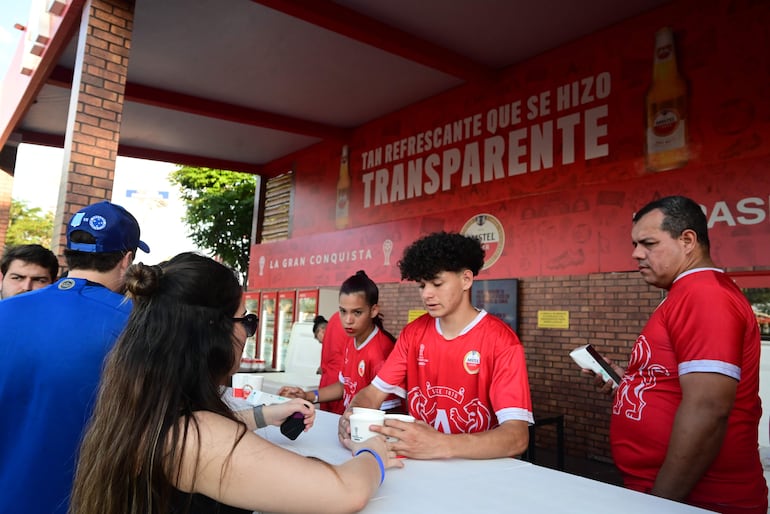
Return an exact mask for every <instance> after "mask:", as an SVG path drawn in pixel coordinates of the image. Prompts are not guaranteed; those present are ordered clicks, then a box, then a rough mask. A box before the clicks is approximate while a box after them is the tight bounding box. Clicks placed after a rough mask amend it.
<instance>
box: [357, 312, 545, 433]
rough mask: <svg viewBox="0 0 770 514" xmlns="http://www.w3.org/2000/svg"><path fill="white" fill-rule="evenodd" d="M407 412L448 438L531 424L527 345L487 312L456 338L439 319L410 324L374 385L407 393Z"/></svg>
mask: <svg viewBox="0 0 770 514" xmlns="http://www.w3.org/2000/svg"><path fill="white" fill-rule="evenodd" d="M404 379H406V384H407V389H408V395H407V400H408V404H409V413H410V414H411V415H412V416H414V417H415V418H417V419H421V420H423V421H425V422H426V423H428V424H430V425H433V427H434V428H436V430H439V431H441V432H444V433H447V434H459V433H471V432H483V431H485V430H489V429H491V428H494V427H496V426H497V425H499V424H500V423H503V422H505V421H509V420H521V421H526V422H528V423H533V422H534V420H533V417H532V401H531V399H530V394H529V380H528V378H527V365H526V361H525V359H524V347H523V346H522V345H521V342H520V341H519V338H518V337H517V336H516V333H515V332H514V331H513V330H511V328H510V327H509V326H508V325H506V324H505V323H503V322H502V321H501V320H500V319H499V318H497V317H495V316H490V315H488V314H487V313H486V312H485V311H481V312H479V315H478V316H477V317H476V318H475V319H474V320H473V321H472V322H471V323H470V324H469V325H468V326H467V327H465V329H463V331H462V332H461V333H460V335H458V336H457V337H455V338H454V339H451V340H447V339H444V336H443V335H442V334H441V326H440V324H439V320H438V318H433V317H431V316H430V315H429V314H425V315H423V316H421V317H419V318H417V319H416V320H415V321H413V322H412V323H409V324H408V325H407V326H406V327H404V330H402V331H401V335H400V336H399V338H398V341H397V342H396V348H395V350H394V351H393V353H392V354H391V355H390V357H389V358H388V360H387V361H386V362H385V365H384V366H383V368H382V370H380V372H379V373H378V375H377V378H375V379H374V381H373V382H372V383H373V384H374V386H375V387H377V388H378V389H380V390H382V391H384V392H389V393H400V394H401V395H404V393H405V391H404V389H403V388H400V387H399V386H398V385H397V384H400V383H402V382H403V380H404Z"/></svg>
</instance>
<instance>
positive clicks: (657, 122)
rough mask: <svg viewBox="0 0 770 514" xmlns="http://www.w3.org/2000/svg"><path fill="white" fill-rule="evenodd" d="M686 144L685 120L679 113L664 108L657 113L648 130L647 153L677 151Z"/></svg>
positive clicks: (672, 109)
mask: <svg viewBox="0 0 770 514" xmlns="http://www.w3.org/2000/svg"><path fill="white" fill-rule="evenodd" d="M686 144H687V141H686V131H685V120H684V119H683V118H682V116H681V115H680V113H679V111H678V110H676V109H674V108H668V107H664V108H662V109H659V110H658V111H657V112H655V114H654V115H653V116H652V119H651V120H650V126H649V127H648V128H647V152H648V153H660V152H666V151H669V150H676V149H679V148H684V146H685V145H686Z"/></svg>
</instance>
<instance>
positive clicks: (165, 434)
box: [70, 253, 402, 514]
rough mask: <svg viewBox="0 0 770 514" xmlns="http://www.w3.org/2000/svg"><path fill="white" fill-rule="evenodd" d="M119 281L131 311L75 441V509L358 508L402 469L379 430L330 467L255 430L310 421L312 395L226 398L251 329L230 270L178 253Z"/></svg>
mask: <svg viewBox="0 0 770 514" xmlns="http://www.w3.org/2000/svg"><path fill="white" fill-rule="evenodd" d="M126 286H127V289H128V291H129V295H130V296H131V297H132V299H133V302H134V308H133V311H132V312H131V316H130V318H129V321H128V325H127V327H126V330H125V332H124V333H123V334H122V336H121V338H120V339H119V341H118V343H117V344H116V346H115V348H114V349H113V350H112V352H111V353H110V355H109V357H108V360H107V363H106V368H105V370H104V375H103V377H102V383H101V387H100V391H99V398H98V401H97V405H96V409H95V411H94V415H93V417H92V419H91V422H90V425H89V428H88V432H87V434H86V436H85V439H84V441H83V445H82V447H81V451H80V460H79V463H78V469H77V474H76V478H75V484H74V490H73V495H72V501H71V506H70V512H72V513H73V514H75V513H76V514H97V513H99V514H123V513H131V512H136V513H142V514H154V513H183V512H189V513H198V512H219V513H222V514H224V513H231V512H232V513H241V512H252V511H254V510H268V511H274V512H309V511H313V512H354V511H358V510H360V509H361V508H363V506H364V505H365V504H366V502H367V501H368V499H369V498H370V497H371V495H372V493H373V492H374V491H375V490H376V489H377V487H378V485H379V484H380V483H381V481H382V479H383V478H384V474H385V471H384V470H385V468H390V467H401V466H402V464H401V463H400V462H398V461H397V459H395V458H392V456H391V455H389V454H388V452H387V449H386V446H385V442H384V440H383V439H382V438H380V437H377V438H372V439H369V440H367V441H366V442H365V443H362V445H360V446H359V447H357V448H356V450H354V454H355V455H356V458H353V459H350V460H349V461H348V462H346V463H344V464H342V465H340V466H331V465H329V464H327V463H325V462H322V461H318V460H313V459H308V458H305V457H302V456H299V455H297V454H294V453H292V452H290V451H287V450H284V449H282V448H280V447H278V446H275V445H274V444H272V443H270V442H268V441H266V440H264V439H263V438H261V437H259V436H257V435H256V434H254V433H253V432H252V430H254V429H255V428H258V427H261V426H266V425H268V424H271V425H280V424H281V423H282V422H283V421H284V420H285V419H286V418H287V417H289V416H291V415H292V414H294V413H295V412H300V413H302V415H303V416H304V423H305V430H307V429H309V428H310V427H311V426H312V424H313V420H314V417H315V411H314V409H313V406H312V405H311V404H310V403H309V402H307V401H303V400H298V399H295V400H291V401H289V402H286V403H281V404H276V405H270V406H265V407H264V408H262V407H256V408H254V409H253V410H252V409H248V410H246V411H238V412H233V411H231V410H230V409H229V408H228V407H227V405H226V404H225V403H224V401H223V400H222V391H223V386H224V384H225V383H226V382H227V380H228V378H229V377H230V375H231V374H232V373H234V372H235V370H236V369H237V367H238V364H239V359H240V355H241V352H242V349H243V345H244V343H245V340H246V337H247V336H250V335H253V334H254V332H255V331H256V328H257V327H256V325H257V320H256V317H255V316H253V315H248V316H244V314H243V313H244V312H245V309H244V304H243V300H242V290H241V287H240V285H239V284H238V281H237V279H236V277H235V274H234V273H233V272H232V270H230V269H228V268H227V267H225V266H223V265H221V264H219V263H217V262H215V261H214V260H212V259H209V258H207V257H203V256H200V255H197V254H194V253H182V254H180V255H177V256H176V257H174V258H173V259H171V260H170V261H167V262H164V263H162V264H161V265H160V266H146V265H143V264H135V265H133V266H131V267H130V268H129V269H128V272H127V274H126ZM298 476H301V477H303V480H306V481H307V483H308V484H310V485H309V486H308V487H310V489H309V490H308V489H305V490H304V493H307V494H301V495H298V494H296V485H295V484H296V479H297V477H298Z"/></svg>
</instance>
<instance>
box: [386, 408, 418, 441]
mask: <svg viewBox="0 0 770 514" xmlns="http://www.w3.org/2000/svg"><path fill="white" fill-rule="evenodd" d="M385 419H386V420H388V419H395V420H396V421H403V422H404V423H414V417H412V416H410V415H409V414H385ZM386 440H387V441H388V442H389V443H395V442H396V441H398V437H393V436H388V437H387V438H386Z"/></svg>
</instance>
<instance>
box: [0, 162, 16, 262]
mask: <svg viewBox="0 0 770 514" xmlns="http://www.w3.org/2000/svg"><path fill="white" fill-rule="evenodd" d="M12 191H13V175H11V174H10V173H8V172H7V171H5V170H3V169H0V256H2V255H3V251H4V248H5V234H6V232H8V225H9V224H10V221H11V220H10V213H11V192H12Z"/></svg>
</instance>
